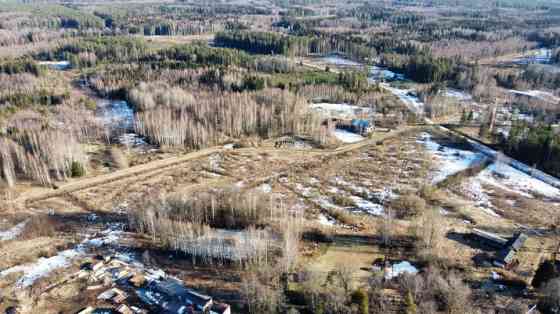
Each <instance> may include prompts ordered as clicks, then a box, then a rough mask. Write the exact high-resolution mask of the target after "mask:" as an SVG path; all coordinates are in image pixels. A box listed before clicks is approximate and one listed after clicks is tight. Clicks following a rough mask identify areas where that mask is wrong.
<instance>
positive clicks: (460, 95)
mask: <svg viewBox="0 0 560 314" xmlns="http://www.w3.org/2000/svg"><path fill="white" fill-rule="evenodd" d="M445 95H446V96H447V97H451V98H455V99H457V100H460V101H469V100H472V99H473V98H472V96H471V95H470V94H469V93H467V92H464V91H460V90H458V89H452V88H448V89H447V91H446V92H445Z"/></svg>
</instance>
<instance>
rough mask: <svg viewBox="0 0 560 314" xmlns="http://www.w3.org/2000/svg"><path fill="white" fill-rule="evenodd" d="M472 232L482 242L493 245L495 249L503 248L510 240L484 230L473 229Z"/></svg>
mask: <svg viewBox="0 0 560 314" xmlns="http://www.w3.org/2000/svg"><path fill="white" fill-rule="evenodd" d="M472 234H473V235H474V236H475V237H476V238H477V239H478V240H480V242H482V243H484V244H486V245H488V246H490V247H493V248H495V249H502V248H503V247H504V246H506V244H507V243H508V240H507V239H505V238H503V237H501V236H499V235H497V234H495V233H491V232H487V231H484V230H480V229H476V228H473V229H472Z"/></svg>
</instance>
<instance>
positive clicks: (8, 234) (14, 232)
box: [0, 219, 29, 241]
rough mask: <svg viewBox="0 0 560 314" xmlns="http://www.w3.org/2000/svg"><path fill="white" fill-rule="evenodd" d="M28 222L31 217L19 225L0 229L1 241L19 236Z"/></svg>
mask: <svg viewBox="0 0 560 314" xmlns="http://www.w3.org/2000/svg"><path fill="white" fill-rule="evenodd" d="M28 222H29V219H27V220H24V221H22V222H20V223H18V224H17V225H15V226H13V227H12V228H10V229H8V230H5V231H0V241H8V240H13V239H15V238H17V236H19V235H20V234H21V233H22V232H23V229H24V228H25V226H26V225H27V223H28Z"/></svg>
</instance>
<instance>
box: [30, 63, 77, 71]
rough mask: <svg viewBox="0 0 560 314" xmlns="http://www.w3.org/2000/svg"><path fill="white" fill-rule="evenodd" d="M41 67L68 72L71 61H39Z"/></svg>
mask: <svg viewBox="0 0 560 314" xmlns="http://www.w3.org/2000/svg"><path fill="white" fill-rule="evenodd" d="M37 63H38V64H39V65H44V66H46V67H48V68H50V69H53V70H59V71H62V70H66V69H68V68H70V62H69V61H39V62H37Z"/></svg>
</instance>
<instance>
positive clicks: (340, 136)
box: [333, 129, 365, 143]
mask: <svg viewBox="0 0 560 314" xmlns="http://www.w3.org/2000/svg"><path fill="white" fill-rule="evenodd" d="M333 135H334V137H336V139H337V140H339V141H341V142H343V143H357V142H360V141H363V140H364V139H365V138H364V137H363V136H361V135H360V134H356V133H353V132H348V131H346V130H341V129H335V130H334V131H333Z"/></svg>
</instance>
